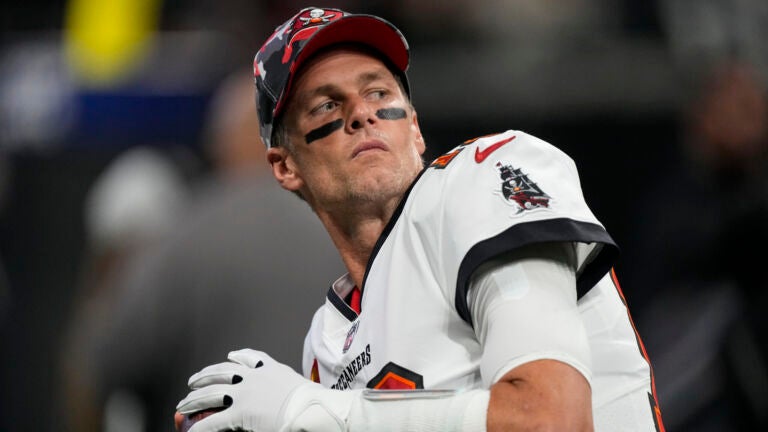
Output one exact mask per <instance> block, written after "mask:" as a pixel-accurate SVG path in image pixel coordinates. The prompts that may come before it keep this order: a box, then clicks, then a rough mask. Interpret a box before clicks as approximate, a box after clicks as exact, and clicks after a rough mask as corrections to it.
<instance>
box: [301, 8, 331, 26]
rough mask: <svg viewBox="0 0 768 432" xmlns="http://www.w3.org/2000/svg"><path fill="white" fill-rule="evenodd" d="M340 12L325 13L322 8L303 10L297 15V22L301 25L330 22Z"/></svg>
mask: <svg viewBox="0 0 768 432" xmlns="http://www.w3.org/2000/svg"><path fill="white" fill-rule="evenodd" d="M338 15H341V14H334V13H333V12H329V13H326V12H325V11H324V10H323V9H312V10H310V11H309V12H305V13H303V14H301V15H299V21H298V22H297V24H298V23H301V26H303V27H306V26H309V25H317V24H326V23H329V22H331V20H332V19H333V18H336V17H337V16H338Z"/></svg>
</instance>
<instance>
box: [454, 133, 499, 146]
mask: <svg viewBox="0 0 768 432" xmlns="http://www.w3.org/2000/svg"><path fill="white" fill-rule="evenodd" d="M494 135H499V133H498V132H497V133H489V134H487V135H480V136H479V137H474V138H470V139H468V140H466V141H464V144H463V145H468V144H472V143H473V142H475V141H477V140H479V139H482V138H487V137H491V136H494Z"/></svg>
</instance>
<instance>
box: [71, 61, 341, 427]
mask: <svg viewBox="0 0 768 432" xmlns="http://www.w3.org/2000/svg"><path fill="white" fill-rule="evenodd" d="M253 96H254V95H253V79H252V77H251V72H250V71H240V72H235V73H233V74H232V75H231V77H229V78H228V79H227V80H225V81H224V82H223V83H222V84H221V86H220V87H219V89H218V90H217V92H216V94H215V95H214V98H213V100H212V101H211V103H210V109H209V116H208V125H207V132H208V140H207V141H208V143H209V146H208V147H207V150H208V156H209V157H210V160H211V162H212V168H213V172H212V173H211V175H210V176H208V177H206V178H205V179H204V180H203V181H201V182H200V183H199V184H197V185H195V188H194V191H193V193H192V196H191V198H190V200H189V202H188V205H186V206H185V207H184V211H183V213H181V214H177V217H176V219H175V220H174V227H173V229H172V230H170V231H169V232H167V234H168V235H167V237H166V238H165V239H164V240H163V241H162V242H161V243H160V244H159V245H156V246H155V247H153V248H151V249H150V250H147V251H145V252H144V253H142V254H140V255H139V256H137V257H136V258H134V259H133V260H132V261H131V263H130V264H129V265H128V266H127V268H125V269H123V270H122V271H120V272H117V273H115V274H114V275H113V277H112V279H111V281H110V285H111V286H110V287H108V289H109V293H108V295H107V293H106V292H105V293H104V296H103V297H106V300H105V301H103V302H101V304H100V305H99V306H100V310H96V311H93V310H91V311H88V310H84V311H83V315H81V316H80V317H78V318H77V319H76V321H75V325H74V327H73V328H72V331H71V333H70V339H69V341H70V342H69V344H68V346H67V347H66V349H65V352H64V354H63V363H62V364H63V382H64V385H63V392H62V401H63V402H64V403H65V404H66V406H65V413H64V414H65V415H66V417H68V418H67V424H68V426H69V430H77V431H89V430H94V431H95V430H121V431H122V430H133V431H141V430H152V431H154V430H170V429H171V428H172V427H173V424H172V418H173V411H174V410H173V407H174V405H175V403H176V401H177V399H178V395H179V394H181V393H182V392H183V390H184V388H185V387H186V379H187V375H188V372H187V371H189V370H194V369H197V368H199V367H201V366H203V365H205V364H208V363H210V362H212V361H213V360H214V359H217V358H220V357H221V356H222V355H223V354H224V353H226V352H227V351H229V350H230V349H232V348H233V347H237V346H245V345H251V344H253V345H259V346H268V347H269V348H270V350H271V351H272V352H273V353H274V355H275V356H276V357H277V358H280V359H281V360H282V361H284V362H285V363H286V364H291V365H294V366H295V367H298V365H299V364H300V362H301V350H300V346H301V340H302V338H303V336H304V333H305V331H306V325H307V324H306V323H304V322H303V321H301V320H298V321H297V320H294V319H293V317H295V316H306V314H309V313H311V312H312V311H313V310H314V305H315V304H316V303H317V301H319V299H322V298H323V296H324V294H325V293H324V291H323V290H320V291H318V292H317V293H316V295H312V294H311V293H308V292H307V291H306V289H307V286H316V285H317V283H316V282H317V281H318V280H321V281H322V280H329V278H330V277H331V276H332V275H335V274H337V273H338V272H339V271H340V270H341V268H342V266H341V262H340V260H339V259H338V257H337V256H336V254H335V253H333V252H334V249H333V247H332V245H331V243H330V239H329V238H328V235H327V234H326V233H325V231H324V230H323V229H322V226H321V225H320V223H319V222H318V221H317V220H316V218H314V217H313V216H312V214H311V211H310V210H309V209H308V208H307V207H306V206H305V205H304V204H303V203H302V202H301V201H300V200H299V199H298V198H296V197H294V196H290V195H287V194H284V193H282V190H281V189H280V188H279V186H278V185H276V184H275V182H274V181H272V179H271V177H269V172H268V170H267V167H268V165H267V164H266V161H265V156H264V153H265V150H264V148H263V146H261V145H260V143H259V142H258V140H259V129H258V120H257V118H256V115H255V108H254V104H253ZM274 222H279V223H274ZM297 244H300V245H301V246H300V247H298V248H297V247H296V245H297ZM286 257H291V259H290V260H288V259H286ZM296 262H300V263H302V264H301V265H302V270H301V271H296V268H295V265H293V263H296ZM180 365H181V367H179V366H180Z"/></svg>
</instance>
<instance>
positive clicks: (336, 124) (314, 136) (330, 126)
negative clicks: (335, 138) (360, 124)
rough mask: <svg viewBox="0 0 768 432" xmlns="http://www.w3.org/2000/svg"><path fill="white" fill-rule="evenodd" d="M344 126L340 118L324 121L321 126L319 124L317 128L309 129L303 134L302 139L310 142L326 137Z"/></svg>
mask: <svg viewBox="0 0 768 432" xmlns="http://www.w3.org/2000/svg"><path fill="white" fill-rule="evenodd" d="M343 126H344V120H342V119H336V120H334V121H332V122H329V123H326V124H324V125H322V126H320V127H319V128H317V129H313V130H311V131H309V133H307V134H306V135H304V141H306V142H307V144H309V143H311V142H312V141H316V140H319V139H322V138H325V137H327V136H328V135H330V134H332V133H334V132H336V131H337V130H339V129H341V128H342V127H343Z"/></svg>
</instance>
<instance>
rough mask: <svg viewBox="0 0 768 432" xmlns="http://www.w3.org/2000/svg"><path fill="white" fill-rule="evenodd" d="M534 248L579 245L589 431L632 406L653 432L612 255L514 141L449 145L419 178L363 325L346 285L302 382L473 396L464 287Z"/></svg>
mask: <svg viewBox="0 0 768 432" xmlns="http://www.w3.org/2000/svg"><path fill="white" fill-rule="evenodd" d="M540 242H573V243H574V244H576V251H577V260H578V268H577V277H578V280H577V291H578V299H579V300H578V309H579V314H580V315H581V317H582V319H583V323H584V326H585V329H586V331H587V335H588V339H589V348H588V349H589V350H590V352H591V355H592V365H591V371H590V372H591V377H588V379H589V381H590V384H591V386H592V397H593V409H594V412H595V425H596V428H597V429H598V430H599V429H603V428H604V427H601V425H605V428H607V427H608V426H607V425H610V424H621V422H622V421H624V422H626V421H627V420H628V419H627V418H626V415H624V414H625V413H623V412H620V411H615V410H616V409H625V408H626V406H624V405H626V404H625V403H623V402H621V401H622V400H623V401H624V402H626V399H627V398H628V397H630V396H629V395H634V396H632V397H637V395H638V394H640V395H641V397H642V398H645V400H644V401H642V404H641V405H640V407H639V408H637V410H639V411H638V413H636V415H637V416H644V417H645V418H646V419H648V420H646V421H650V422H651V424H652V425H653V423H654V422H655V421H656V420H655V419H656V418H657V415H658V414H657V413H658V409H657V408H656V403H655V397H654V395H653V391H652V380H651V370H650V366H649V363H648V361H647V358H646V356H645V353H644V349H643V347H642V343H641V342H640V339H639V338H638V337H637V335H636V333H635V331H634V328H633V326H632V323H631V320H630V318H629V314H628V311H627V308H626V305H625V303H624V301H623V297H622V296H621V293H620V290H619V289H618V285H617V284H616V281H615V276H614V275H613V273H612V272H611V266H612V262H613V260H614V258H615V257H616V255H617V248H616V246H615V244H614V242H613V240H612V239H611V237H610V236H609V235H608V234H607V232H606V231H605V229H604V228H603V226H602V225H601V224H600V222H599V221H598V220H597V219H596V218H595V216H594V215H593V214H592V212H591V211H590V210H589V208H588V207H587V205H586V203H585V200H584V197H583V195H582V191H581V186H580V182H579V178H578V173H577V170H576V166H575V164H574V162H573V161H572V160H571V159H570V158H569V157H568V156H567V155H565V154H564V153H563V152H562V151H560V150H559V149H557V148H555V147H553V146H551V145H550V144H548V143H546V142H544V141H542V140H539V139H537V138H535V137H533V136H531V135H528V134H525V133H523V132H520V131H507V132H504V133H502V134H498V135H493V136H486V137H482V138H479V139H476V140H473V141H470V142H467V143H465V144H463V145H460V146H458V147H456V148H455V149H453V150H452V151H450V152H448V153H446V154H445V155H443V156H441V157H439V158H437V159H436V160H435V161H434V162H432V164H430V165H429V166H428V167H427V168H426V169H425V170H424V171H423V172H422V173H421V174H420V176H419V177H418V178H417V179H416V181H415V182H414V183H413V185H412V186H411V189H410V190H409V191H408V193H407V194H406V196H405V197H404V199H403V200H402V202H401V203H400V206H399V207H398V209H397V210H396V212H395V214H394V215H393V217H392V220H391V221H390V222H389V224H388V225H387V227H386V228H385V229H384V232H383V233H382V235H381V237H380V238H379V240H378V242H377V244H376V246H375V248H374V251H373V253H372V256H371V258H370V260H369V262H368V267H367V269H366V273H365V280H364V282H363V287H361V288H362V291H363V294H362V300H361V309H362V311H361V313H360V315H359V316H358V314H357V313H356V312H355V311H354V310H352V309H351V308H350V307H349V306H348V305H347V303H346V302H345V301H344V298H345V297H346V296H347V295H348V294H349V293H350V291H351V290H352V289H353V285H354V283H353V282H352V281H351V279H349V278H348V276H346V275H345V276H343V277H342V278H340V279H339V280H337V281H336V282H335V283H334V284H333V286H332V287H331V289H330V290H329V291H328V294H327V296H326V301H325V304H324V305H323V306H322V307H321V308H320V309H319V310H318V311H317V313H316V314H315V316H314V317H313V320H312V325H311V328H310V331H309V333H308V335H307V337H306V340H305V345H304V359H303V367H304V374H305V376H306V377H307V378H310V379H313V380H314V381H317V382H320V383H321V384H323V385H324V386H326V387H329V388H334V389H341V390H344V389H350V388H366V387H367V388H375V389H417V388H425V389H473V388H482V387H483V382H482V380H481V377H480V367H479V366H480V358H481V355H482V346H481V345H480V343H479V342H478V340H477V337H476V335H475V331H474V329H473V324H472V322H471V314H470V312H469V308H468V305H467V290H468V288H469V281H470V277H471V276H472V273H473V272H474V270H476V269H477V268H478V266H479V265H480V264H482V263H484V262H486V261H487V260H489V259H491V258H493V257H496V256H499V255H500V254H503V253H505V252H509V251H512V250H515V249H517V248H520V247H522V246H525V245H529V244H534V243H540ZM515 330H516V329H510V331H515ZM520 331H523V329H521V330H520ZM622 398H623V399H622ZM617 400H618V401H620V402H621V403H617V402H616V401H617ZM631 403H632V404H633V406H637V405H638V404H637V401H632V402H631ZM612 407H618V408H616V409H614V408H612ZM606 410H607V411H606ZM611 410H614V411H615V412H611ZM616 415H620V417H622V416H623V418H612V416H616ZM656 427H657V428H658V426H656ZM651 430H652V429H651Z"/></svg>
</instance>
